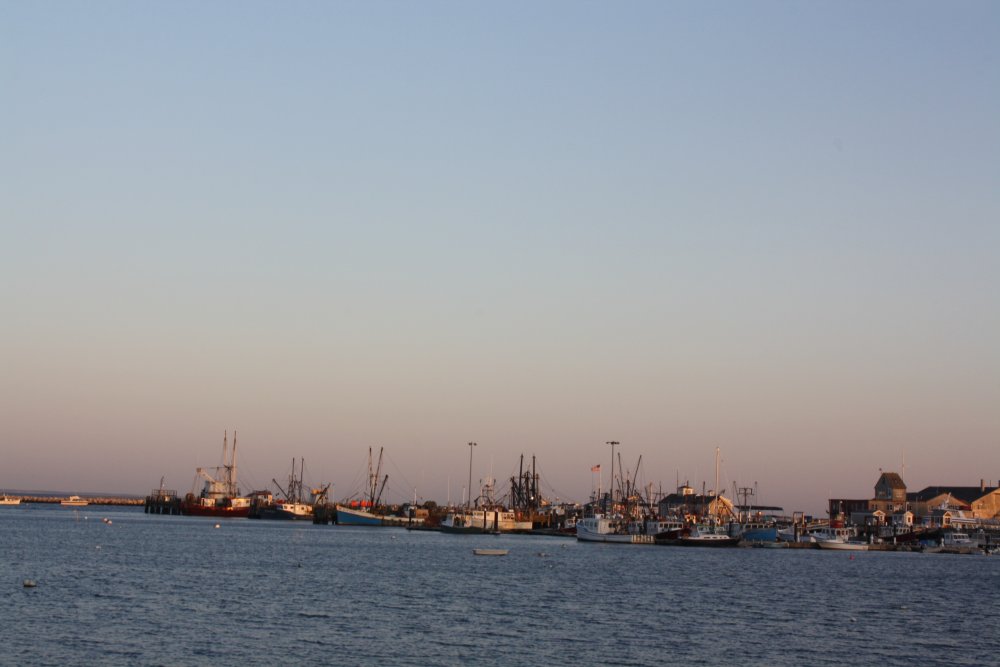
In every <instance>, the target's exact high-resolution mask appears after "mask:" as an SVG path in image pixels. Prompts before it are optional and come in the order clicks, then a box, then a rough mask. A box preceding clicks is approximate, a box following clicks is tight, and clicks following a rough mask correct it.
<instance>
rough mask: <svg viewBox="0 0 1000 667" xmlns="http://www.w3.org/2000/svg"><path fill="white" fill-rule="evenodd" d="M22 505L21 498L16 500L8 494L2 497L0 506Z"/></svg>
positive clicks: (0, 497)
mask: <svg viewBox="0 0 1000 667" xmlns="http://www.w3.org/2000/svg"><path fill="white" fill-rule="evenodd" d="M20 504H21V499H20V498H14V497H12V496H8V495H7V494H4V495H2V496H0V506H3V505H20Z"/></svg>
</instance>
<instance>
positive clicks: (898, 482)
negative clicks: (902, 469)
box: [876, 472, 906, 489]
mask: <svg viewBox="0 0 1000 667" xmlns="http://www.w3.org/2000/svg"><path fill="white" fill-rule="evenodd" d="M883 482H884V483H885V484H887V485H888V486H889V488H890V489H905V488H906V484H905V483H904V482H903V478H902V477H900V476H899V473H895V472H884V473H882V476H881V477H879V478H878V482H876V486H878V485H879V484H882V483H883Z"/></svg>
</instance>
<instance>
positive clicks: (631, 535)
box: [576, 514, 656, 544]
mask: <svg viewBox="0 0 1000 667" xmlns="http://www.w3.org/2000/svg"><path fill="white" fill-rule="evenodd" d="M629 523H630V522H629V521H627V520H625V519H624V518H622V517H619V516H605V515H604V514H595V515H594V516H588V517H584V518H582V519H580V520H578V521H577V522H576V539H578V540H580V541H581V542H615V543H618V544H655V543H656V540H655V539H654V535H655V533H654V534H649V533H645V534H644V533H640V532H634V531H630V530H629Z"/></svg>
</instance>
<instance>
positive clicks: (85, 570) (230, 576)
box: [0, 505, 1000, 666]
mask: <svg viewBox="0 0 1000 667" xmlns="http://www.w3.org/2000/svg"><path fill="white" fill-rule="evenodd" d="M102 518H109V519H111V523H110V524H108V523H105V522H103V521H102V520H101V519H102ZM216 523H219V524H220V527H219V528H215V525H216ZM476 547H494V548H504V549H509V550H510V553H509V555H508V556H506V557H500V558H488V557H477V556H474V555H473V554H472V549H473V548H476ZM0 559H2V562H0V584H2V586H0V591H2V593H0V595H2V602H0V609H2V612H0V613H2V618H3V623H2V624H0V663H2V664H10V665H84V664H86V665H102V664H104V665H110V664H113V665H197V664H206V665H207V664H211V665H241V666H242V665H250V664H264V663H270V664H277V665H293V664H307V663H312V664H317V665H323V664H338V665H351V664H356V665H404V664H407V665H457V664H533V665H611V664H614V665H663V664H678V665H698V664H701V665H721V664H726V665H849V664H880V665H989V664H993V665H996V664H1000V610H998V607H997V603H998V601H1000V557H987V556H949V555H945V554H905V553H874V552H873V553H857V554H854V555H853V557H852V555H851V554H845V553H836V552H821V551H802V550H766V549H725V550H714V549H698V548H691V549H679V548H669V547H648V546H642V547H639V546H616V545H593V544H580V543H577V542H576V541H574V540H568V539H564V538H546V537H527V536H501V537H493V536H481V537H480V536H476V537H470V536H452V535H443V534H440V533H428V532H408V531H406V530H404V529H398V528H386V529H375V528H369V529H365V528H341V527H332V526H313V525H311V524H297V523H296V524H293V523H283V522H265V521H250V520H246V519H236V520H222V521H216V520H213V519H196V518H187V517H165V516H147V515H145V514H143V513H142V512H141V510H138V511H137V510H111V509H108V508H101V507H87V508H83V509H79V510H71V509H67V508H61V507H55V506H39V505H27V506H21V507H11V508H0ZM24 579H34V580H36V581H37V584H38V585H37V587H36V588H23V586H22V582H23V580H24Z"/></svg>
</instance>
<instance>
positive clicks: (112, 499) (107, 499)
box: [10, 496, 144, 506]
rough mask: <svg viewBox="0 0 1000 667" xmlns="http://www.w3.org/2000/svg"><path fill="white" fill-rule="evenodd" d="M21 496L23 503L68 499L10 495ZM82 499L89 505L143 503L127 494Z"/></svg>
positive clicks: (56, 501) (55, 501)
mask: <svg viewBox="0 0 1000 667" xmlns="http://www.w3.org/2000/svg"><path fill="white" fill-rule="evenodd" d="M10 497H11V498H20V500H21V502H22V503H42V504H48V505H58V504H60V503H61V502H62V501H64V500H66V499H67V496H10ZM80 498H81V500H85V501H87V504H88V505H117V506H138V505H142V504H143V502H144V501H143V499H142V498H130V497H127V496H81V497H80Z"/></svg>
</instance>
